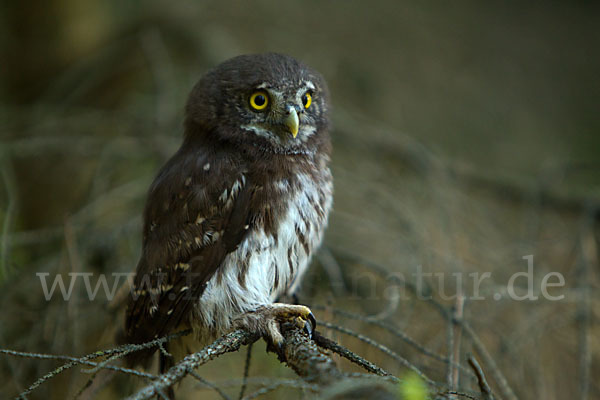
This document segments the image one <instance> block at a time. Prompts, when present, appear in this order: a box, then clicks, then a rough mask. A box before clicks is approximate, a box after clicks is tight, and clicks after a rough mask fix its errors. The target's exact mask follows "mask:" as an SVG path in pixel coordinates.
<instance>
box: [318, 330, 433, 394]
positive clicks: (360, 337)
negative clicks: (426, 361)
mask: <svg viewBox="0 0 600 400" xmlns="http://www.w3.org/2000/svg"><path fill="white" fill-rule="evenodd" d="M320 324H321V325H322V326H324V327H326V328H330V329H333V330H336V331H338V332H342V333H345V334H346V335H350V336H353V337H355V338H357V339H358V340H360V341H362V342H365V343H367V344H369V345H371V346H373V347H375V348H376V349H378V350H380V351H382V352H384V353H385V354H387V355H389V356H390V357H392V358H393V359H394V360H396V361H398V362H399V363H400V364H402V365H403V366H404V367H406V368H408V369H410V370H411V371H413V372H414V373H415V374H417V375H419V377H420V378H421V379H423V380H424V381H425V382H426V383H427V384H429V385H432V386H439V385H438V384H437V383H436V382H434V381H433V380H431V379H430V378H429V377H427V376H426V375H425V374H424V373H423V372H421V370H420V369H419V368H417V367H416V366H415V365H413V364H411V363H410V362H409V361H408V360H407V359H405V358H404V357H402V356H401V355H399V354H398V353H396V352H395V351H393V350H391V349H389V348H388V347H386V346H384V345H382V344H380V343H377V342H376V341H375V340H373V339H371V338H369V337H366V336H364V335H361V334H360V333H357V332H354V331H352V330H350V329H348V328H345V327H343V326H339V325H335V324H332V323H330V322H326V321H321V322H320Z"/></svg>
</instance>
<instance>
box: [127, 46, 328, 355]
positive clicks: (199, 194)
mask: <svg viewBox="0 0 600 400" xmlns="http://www.w3.org/2000/svg"><path fill="white" fill-rule="evenodd" d="M257 90H258V91H262V92H263V93H265V96H268V107H267V108H266V109H265V110H264V111H263V110H261V111H258V110H255V109H253V108H252V107H251V106H250V105H249V100H248V99H249V97H250V96H251V95H252V93H256V91H257ZM306 93H309V94H310V96H311V98H312V103H310V107H308V108H305V107H304V106H303V104H304V103H305V100H306V99H305V98H304V97H303V96H304V95H305V94H306ZM327 111H328V93H327V87H326V84H325V82H324V80H323V79H322V77H321V76H320V75H319V74H318V73H317V72H315V71H314V70H312V69H310V68H309V67H307V66H305V65H304V64H302V63H300V62H298V61H296V60H295V59H293V58H291V57H288V56H283V55H278V54H261V55H250V56H240V57H236V58H233V59H231V60H228V61H226V62H225V63H223V64H221V65H219V66H218V67H216V68H215V69H213V70H212V71H210V72H209V73H207V74H206V75H205V76H204V77H203V78H202V79H201V80H200V82H199V83H198V84H197V85H196V86H195V87H194V89H193V90H192V92H191V94H190V98H189V100H188V104H187V107H186V121H185V137H184V141H183V144H182V146H181V148H180V149H179V150H178V152H177V153H176V154H175V155H174V156H173V157H172V158H171V159H170V160H169V161H168V162H167V163H166V165H165V166H164V167H163V168H162V169H161V171H160V172H159V174H158V176H157V177H156V179H155V181H154V183H153V184H152V186H151V188H150V191H149V194H148V201H147V204H146V209H145V212H144V239H143V250H142V255H141V257H140V261H139V264H138V267H137V275H136V278H135V281H134V287H133V291H132V296H131V298H130V301H129V304H128V308H127V316H126V324H125V341H127V342H134V343H141V342H145V341H148V340H151V339H153V338H155V337H157V336H162V335H165V334H167V333H169V332H172V331H174V330H175V329H177V328H178V327H182V326H192V327H193V328H194V330H195V332H196V333H197V335H198V336H199V337H200V339H201V340H202V339H208V338H209V337H213V336H215V335H218V334H221V333H223V332H225V331H227V330H229V329H231V328H232V325H233V324H234V323H235V321H236V318H237V319H238V320H239V318H240V316H241V315H244V314H245V313H252V312H254V311H256V310H258V309H260V308H261V307H263V306H267V305H269V304H272V303H273V302H274V301H275V300H276V299H277V298H279V297H280V296H282V295H286V294H292V293H293V292H294V290H295V289H296V288H297V286H298V284H299V282H300V279H301V277H302V275H303V273H304V272H305V270H306V268H307V266H308V263H309V261H310V258H311V255H312V254H313V252H314V250H315V249H316V248H317V247H318V246H319V244H320V242H321V239H322V234H323V231H324V229H325V227H326V224H327V216H328V213H329V210H330V208H331V203H332V178H331V174H330V171H329V168H328V163H329V153H330V141H329V136H328V117H327ZM290 113H295V115H294V118H295V120H296V121H297V122H298V123H299V124H298V131H297V136H296V135H295V134H294V135H292V134H290V129H291V128H290V125H289V119H286V118H287V117H288V116H289V115H290ZM262 333H264V332H262ZM151 352H152V351H148V352H146V353H136V354H138V356H136V357H138V359H137V360H133V361H134V362H135V361H139V358H141V357H147V356H149V355H150V354H151Z"/></svg>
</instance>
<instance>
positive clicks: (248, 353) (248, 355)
mask: <svg viewBox="0 0 600 400" xmlns="http://www.w3.org/2000/svg"><path fill="white" fill-rule="evenodd" d="M253 344H254V343H250V344H249V345H248V349H247V350H246V362H245V363H244V381H243V382H242V388H241V389H240V396H239V399H240V400H241V399H242V398H243V397H244V392H245V391H246V386H247V385H248V374H249V373H250V361H251V360H252V347H253Z"/></svg>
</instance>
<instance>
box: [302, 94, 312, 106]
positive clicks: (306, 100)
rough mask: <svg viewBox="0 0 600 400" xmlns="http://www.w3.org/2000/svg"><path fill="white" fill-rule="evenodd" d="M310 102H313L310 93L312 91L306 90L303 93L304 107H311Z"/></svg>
mask: <svg viewBox="0 0 600 400" xmlns="http://www.w3.org/2000/svg"><path fill="white" fill-rule="evenodd" d="M310 103H312V96H311V95H310V92H306V93H304V94H303V95H302V104H303V105H304V108H308V107H310Z"/></svg>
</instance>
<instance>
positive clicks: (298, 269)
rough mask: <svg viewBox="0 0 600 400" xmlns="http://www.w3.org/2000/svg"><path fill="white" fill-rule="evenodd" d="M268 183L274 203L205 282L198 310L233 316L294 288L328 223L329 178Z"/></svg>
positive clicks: (304, 178)
mask: <svg viewBox="0 0 600 400" xmlns="http://www.w3.org/2000/svg"><path fill="white" fill-rule="evenodd" d="M271 185H272V187H271V188H268V189H269V191H270V192H271V193H272V194H273V197H274V199H273V202H272V203H269V202H268V201H267V202H266V203H265V204H264V205H263V207H264V210H263V213H259V214H258V216H257V218H256V220H255V221H254V222H253V224H252V227H251V228H250V230H249V232H248V234H247V235H246V237H245V238H244V239H243V240H242V242H241V243H240V245H239V246H238V247H237V249H236V250H234V251H233V252H231V253H230V254H228V255H227V257H226V258H225V260H224V261H223V264H222V265H221V267H220V269H219V271H218V272H217V274H215V276H214V277H213V278H212V279H211V280H210V281H209V282H208V286H207V288H206V290H205V292H204V294H203V296H202V298H201V299H200V302H201V303H202V304H201V308H202V309H205V310H206V309H213V310H227V308H230V314H231V315H235V314H238V313H240V312H245V311H249V310H252V309H254V308H256V307H257V306H259V305H261V304H266V303H270V302H273V301H274V300H275V299H276V298H277V297H279V296H281V295H283V294H285V293H292V292H293V291H294V290H295V289H296V287H297V285H298V284H299V282H300V280H301V277H302V275H303V274H304V272H305V271H306V268H307V266H308V264H309V261H310V257H311V255H312V254H313V251H314V250H315V249H316V248H317V247H318V246H319V244H320V243H321V240H322V236H323V231H324V230H325V227H326V224H327V216H328V214H329V210H330V208H331V203H332V185H331V177H330V175H329V171H325V172H324V174H323V175H321V176H320V179H314V177H310V178H309V177H308V176H304V175H299V176H297V177H296V180H295V181H290V180H287V179H284V180H278V181H274V182H273V183H272V184H271ZM275 199H276V200H275ZM223 305H230V307H225V308H223V307H222V306H223ZM226 313H227V311H226ZM214 317H216V318H217V319H220V318H218V316H217V315H214V316H213V318H214ZM223 317H224V318H225V317H226V316H223ZM215 322H217V321H215ZM217 323H218V322H217Z"/></svg>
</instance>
